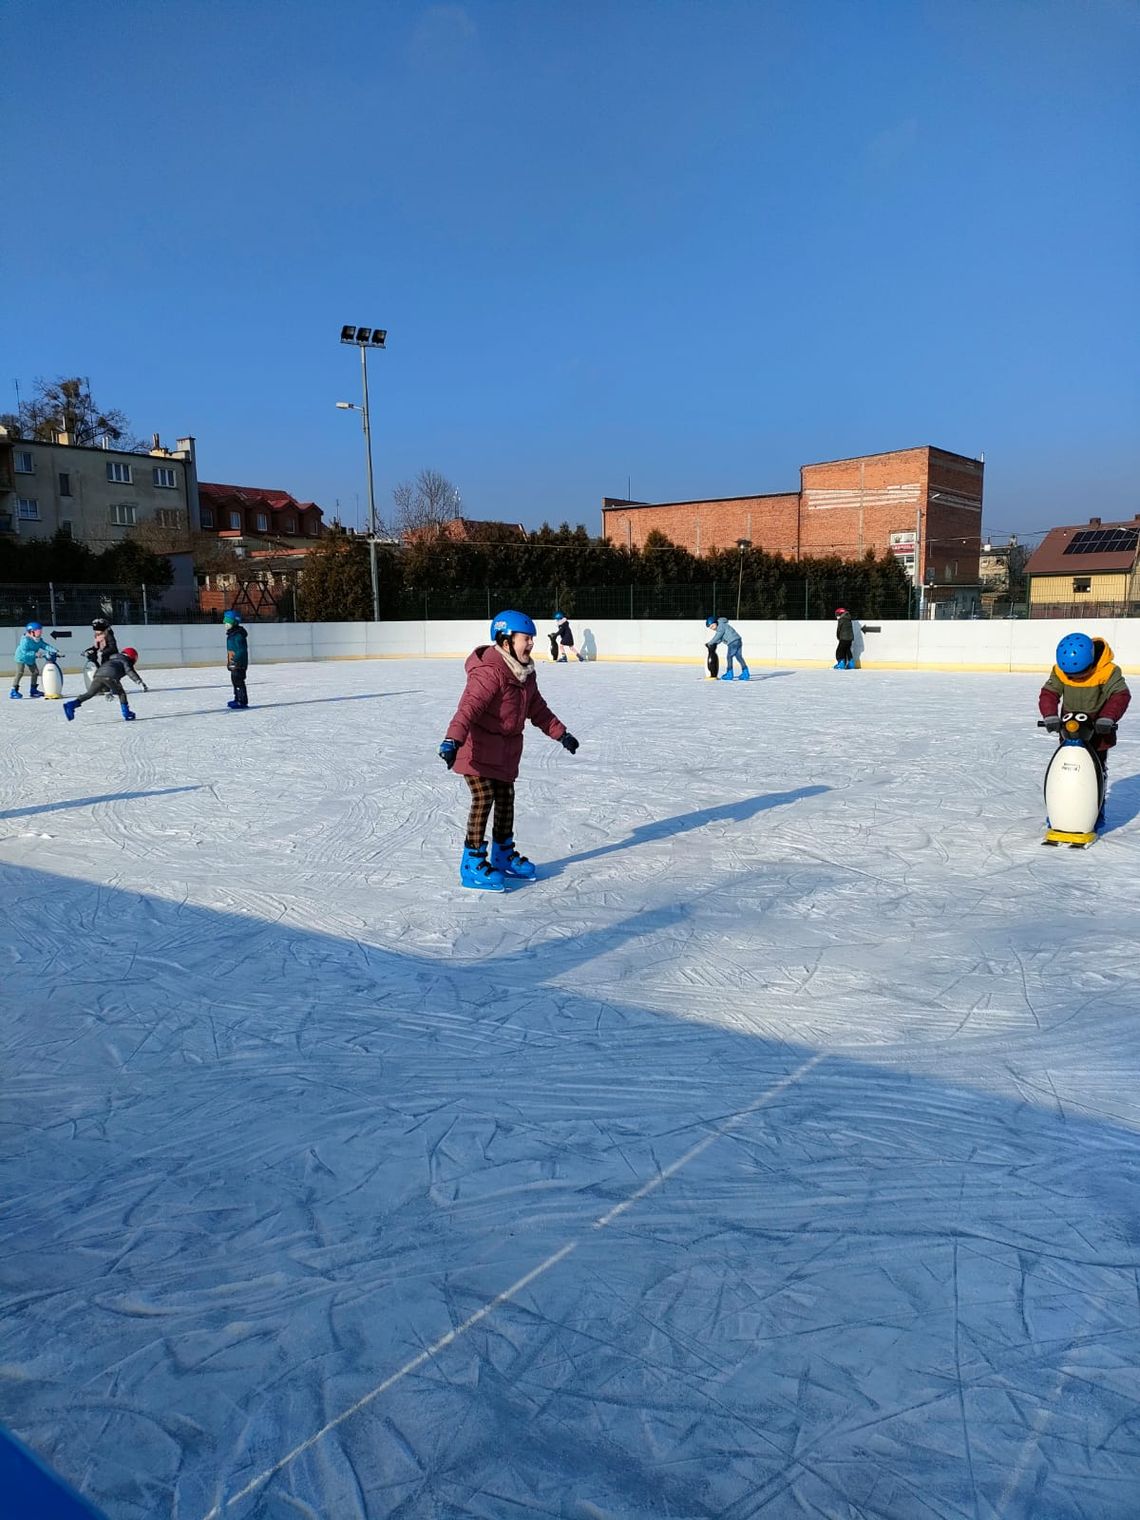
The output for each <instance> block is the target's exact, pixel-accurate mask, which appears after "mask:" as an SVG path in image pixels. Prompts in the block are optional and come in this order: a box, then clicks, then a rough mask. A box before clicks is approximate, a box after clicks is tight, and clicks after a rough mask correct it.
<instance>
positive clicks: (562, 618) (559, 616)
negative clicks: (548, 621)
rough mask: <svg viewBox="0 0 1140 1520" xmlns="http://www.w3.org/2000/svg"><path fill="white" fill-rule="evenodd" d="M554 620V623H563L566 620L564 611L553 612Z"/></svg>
mask: <svg viewBox="0 0 1140 1520" xmlns="http://www.w3.org/2000/svg"><path fill="white" fill-rule="evenodd" d="M554 621H555V622H556V623H564V622H565V621H566V614H565V613H564V612H556V613H555V614H554Z"/></svg>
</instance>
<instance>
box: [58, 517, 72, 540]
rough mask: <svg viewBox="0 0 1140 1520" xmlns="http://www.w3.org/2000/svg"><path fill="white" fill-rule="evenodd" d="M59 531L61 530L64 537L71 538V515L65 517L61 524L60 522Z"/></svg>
mask: <svg viewBox="0 0 1140 1520" xmlns="http://www.w3.org/2000/svg"><path fill="white" fill-rule="evenodd" d="M59 531H60V534H61V536H62V537H63V538H70V537H71V518H70V517H64V518H62V519H61V521H60V524H59Z"/></svg>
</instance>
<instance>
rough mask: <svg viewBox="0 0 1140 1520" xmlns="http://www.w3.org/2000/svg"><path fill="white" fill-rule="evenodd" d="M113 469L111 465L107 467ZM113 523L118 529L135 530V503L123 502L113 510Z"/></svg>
mask: <svg viewBox="0 0 1140 1520" xmlns="http://www.w3.org/2000/svg"><path fill="white" fill-rule="evenodd" d="M107 468H108V469H110V468H111V466H110V465H108V466H107ZM111 521H112V522H113V523H114V525H115V527H116V528H133V527H134V525H135V507H134V502H131V501H121V502H120V503H119V504H118V506H116V507H112V508H111Z"/></svg>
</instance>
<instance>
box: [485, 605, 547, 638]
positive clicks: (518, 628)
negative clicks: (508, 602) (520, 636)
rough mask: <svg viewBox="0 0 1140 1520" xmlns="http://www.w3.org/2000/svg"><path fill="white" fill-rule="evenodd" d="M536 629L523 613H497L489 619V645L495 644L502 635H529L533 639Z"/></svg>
mask: <svg viewBox="0 0 1140 1520" xmlns="http://www.w3.org/2000/svg"><path fill="white" fill-rule="evenodd" d="M537 632H538V629H537V628H536V627H535V626H534V619H533V618H528V617H527V615H526V613H525V612H512V611H510V610H509V609H508V610H507V611H506V612H497V613H496V614H495V616H494V617H493V618H492V619H491V643H492V644H497V643H498V641H499V639H500V638H501V637H502V636H503V634H504V633H529V634H530V636H531V638H532V639H533V638H534V636H535V634H536V633H537Z"/></svg>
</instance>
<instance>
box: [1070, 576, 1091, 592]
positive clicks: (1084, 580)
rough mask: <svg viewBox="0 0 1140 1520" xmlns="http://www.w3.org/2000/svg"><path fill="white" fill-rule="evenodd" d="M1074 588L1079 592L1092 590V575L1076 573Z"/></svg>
mask: <svg viewBox="0 0 1140 1520" xmlns="http://www.w3.org/2000/svg"><path fill="white" fill-rule="evenodd" d="M1073 590H1074V592H1078V591H1091V590H1092V576H1091V575H1074V576H1073Z"/></svg>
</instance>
